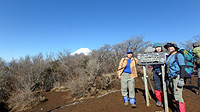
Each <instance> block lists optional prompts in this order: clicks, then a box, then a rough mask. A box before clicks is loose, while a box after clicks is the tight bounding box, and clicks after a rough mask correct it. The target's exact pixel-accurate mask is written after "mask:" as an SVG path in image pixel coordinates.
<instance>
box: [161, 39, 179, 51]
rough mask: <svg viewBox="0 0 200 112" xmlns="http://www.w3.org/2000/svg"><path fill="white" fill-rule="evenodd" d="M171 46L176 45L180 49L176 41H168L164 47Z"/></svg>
mask: <svg viewBox="0 0 200 112" xmlns="http://www.w3.org/2000/svg"><path fill="white" fill-rule="evenodd" d="M169 46H174V47H175V48H176V49H179V48H178V46H177V43H176V42H174V41H170V42H168V43H167V44H166V45H165V46H164V48H165V49H167V48H168V47H169Z"/></svg>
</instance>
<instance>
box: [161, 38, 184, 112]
mask: <svg viewBox="0 0 200 112" xmlns="http://www.w3.org/2000/svg"><path fill="white" fill-rule="evenodd" d="M164 48H165V49H167V50H168V51H169V52H170V54H169V56H168V58H167V60H166V66H167V67H166V68H167V74H168V78H169V79H168V80H169V86H170V87H171V90H172V91H171V92H172V94H173V95H174V98H175V101H176V106H177V108H176V110H175V112H179V111H180V112H185V102H184V100H183V97H182V92H183V85H184V77H183V74H184V69H185V68H184V65H185V60H184V57H183V55H182V54H181V53H178V54H177V61H178V63H177V62H176V60H175V54H176V53H177V51H178V49H179V48H178V46H177V44H176V42H174V41H171V42H168V43H167V44H166V45H165V46H164ZM178 64H179V65H178Z"/></svg>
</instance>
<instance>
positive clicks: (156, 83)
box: [153, 70, 162, 91]
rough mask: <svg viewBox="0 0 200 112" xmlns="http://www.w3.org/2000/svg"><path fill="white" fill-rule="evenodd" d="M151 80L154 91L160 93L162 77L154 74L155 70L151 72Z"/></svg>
mask: <svg viewBox="0 0 200 112" xmlns="http://www.w3.org/2000/svg"><path fill="white" fill-rule="evenodd" d="M153 80H154V86H155V90H158V91H160V90H161V88H160V86H161V82H162V75H158V74H156V73H155V70H153Z"/></svg>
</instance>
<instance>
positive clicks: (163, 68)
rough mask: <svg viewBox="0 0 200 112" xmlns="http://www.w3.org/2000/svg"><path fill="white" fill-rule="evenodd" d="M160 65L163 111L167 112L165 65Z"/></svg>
mask: <svg viewBox="0 0 200 112" xmlns="http://www.w3.org/2000/svg"><path fill="white" fill-rule="evenodd" d="M161 67H162V83H163V93H164V104H165V112H169V110H168V101H167V88H166V82H165V67H164V65H162V66H161Z"/></svg>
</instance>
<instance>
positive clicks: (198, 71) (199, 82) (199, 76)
mask: <svg viewBox="0 0 200 112" xmlns="http://www.w3.org/2000/svg"><path fill="white" fill-rule="evenodd" d="M197 76H198V82H197V85H198V87H200V66H198V68H197Z"/></svg>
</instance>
